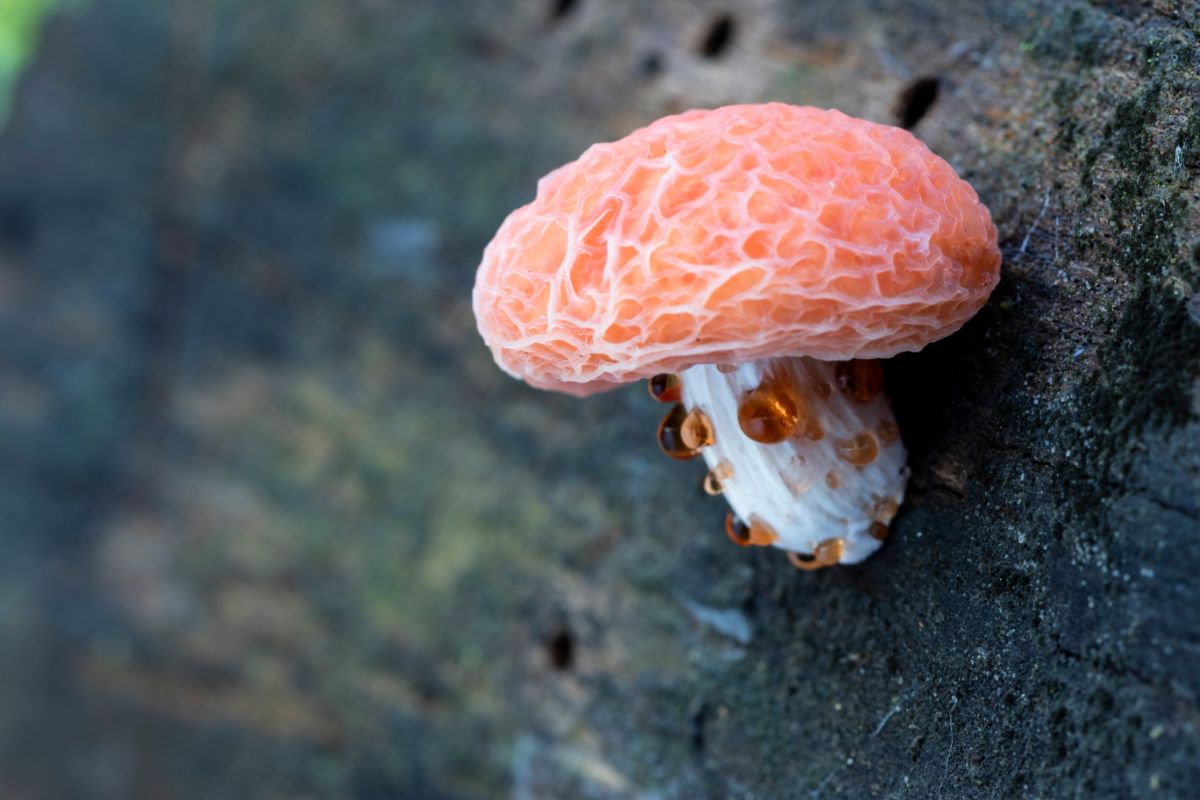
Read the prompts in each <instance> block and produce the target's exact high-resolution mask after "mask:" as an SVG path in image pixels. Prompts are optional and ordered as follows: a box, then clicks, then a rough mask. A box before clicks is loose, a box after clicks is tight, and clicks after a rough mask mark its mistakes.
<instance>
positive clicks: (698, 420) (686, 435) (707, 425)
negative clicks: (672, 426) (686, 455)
mask: <svg viewBox="0 0 1200 800" xmlns="http://www.w3.org/2000/svg"><path fill="white" fill-rule="evenodd" d="M679 438H680V439H681V440H682V441H683V446H684V447H687V448H689V449H691V450H699V449H700V448H701V447H708V446H709V445H710V444H712V443H713V442H714V441H715V439H714V438H713V427H712V422H711V421H709V419H708V415H707V414H705V413H704V412H703V411H701V410H700V409H698V408H693V409H692V410H691V411H689V412H688V414H687V416H686V417H684V418H683V424H682V425H680V426H679Z"/></svg>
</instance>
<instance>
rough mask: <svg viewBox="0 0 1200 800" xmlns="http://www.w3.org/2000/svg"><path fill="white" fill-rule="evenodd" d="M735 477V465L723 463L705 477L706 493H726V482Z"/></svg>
mask: <svg viewBox="0 0 1200 800" xmlns="http://www.w3.org/2000/svg"><path fill="white" fill-rule="evenodd" d="M732 477H733V465H732V464H730V463H729V462H728V461H722V462H721V463H719V464H717V465H716V466H715V467H713V468H712V469H710V470H709V471H708V474H707V475H705V476H704V484H703V486H704V491H705V493H706V494H711V495H718V494H720V493H721V492H723V491H725V482H726V481H728V480H729V479H730V478H732Z"/></svg>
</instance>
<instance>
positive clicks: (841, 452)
mask: <svg viewBox="0 0 1200 800" xmlns="http://www.w3.org/2000/svg"><path fill="white" fill-rule="evenodd" d="M833 446H834V449H835V450H836V451H837V456H838V458H840V459H841V460H842V461H845V462H846V463H847V464H853V465H854V466H856V467H865V466H866V465H867V464H870V463H871V462H872V461H874V460H875V456H877V455H879V445H877V444H876V443H875V437H874V436H872V435H871V434H869V433H867V432H865V431H864V432H863V433H860V434H858V435H856V436H854V438H852V439H839V440H838V441H836V442H834V443H833Z"/></svg>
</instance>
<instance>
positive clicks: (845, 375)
mask: <svg viewBox="0 0 1200 800" xmlns="http://www.w3.org/2000/svg"><path fill="white" fill-rule="evenodd" d="M836 375H837V385H838V388H839V389H841V390H842V391H843V392H845V393H846V394H848V395H850V396H851V397H853V398H854V399H855V400H857V401H859V402H860V403H867V402H870V401H871V400H874V399H875V397H876V395H878V394H879V392H880V391H882V390H883V367H881V366H879V362H878V361H874V360H870V361H868V360H864V359H860V358H856V359H854V360H853V361H839V362H838V365H837V370H836Z"/></svg>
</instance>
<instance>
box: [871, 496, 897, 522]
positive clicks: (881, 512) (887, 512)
mask: <svg viewBox="0 0 1200 800" xmlns="http://www.w3.org/2000/svg"><path fill="white" fill-rule="evenodd" d="M899 510H900V504H899V503H897V502H896V501H895V500H893V499H892V498H890V497H885V498H883V499H882V500H880V501H879V502H878V503H876V504H875V513H873V514H872V515H871V516H872V517H873V518H874V519H876V520H878V521H879V522H883V523H888V522H891V521H892V520H893V519H894V518H895V516H896V512H897V511H899Z"/></svg>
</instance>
